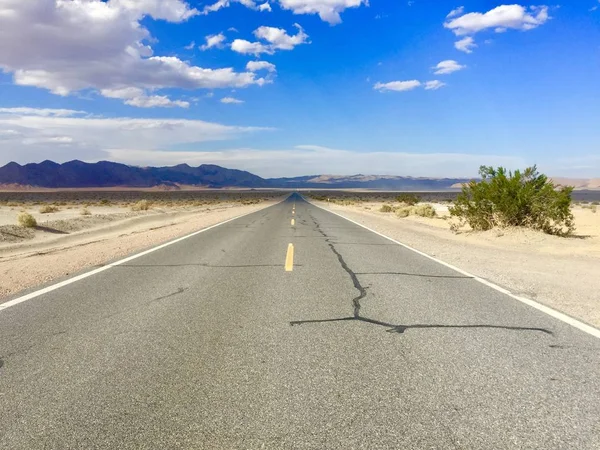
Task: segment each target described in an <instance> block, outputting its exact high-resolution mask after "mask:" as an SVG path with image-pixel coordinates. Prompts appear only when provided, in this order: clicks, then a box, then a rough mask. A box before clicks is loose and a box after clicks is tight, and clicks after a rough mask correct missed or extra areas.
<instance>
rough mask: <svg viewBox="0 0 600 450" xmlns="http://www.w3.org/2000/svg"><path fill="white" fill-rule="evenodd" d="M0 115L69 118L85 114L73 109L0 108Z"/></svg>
mask: <svg viewBox="0 0 600 450" xmlns="http://www.w3.org/2000/svg"><path fill="white" fill-rule="evenodd" d="M1 114H11V115H14V114H16V115H26V116H41V117H70V116H79V115H82V114H86V113H85V112H84V111H75V110H73V109H49V108H24V107H19V108H0V115H1Z"/></svg>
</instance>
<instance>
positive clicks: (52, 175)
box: [0, 160, 269, 188]
mask: <svg viewBox="0 0 600 450" xmlns="http://www.w3.org/2000/svg"><path fill="white" fill-rule="evenodd" d="M0 185H20V186H34V187H44V188H94V187H98V188H100V187H153V186H160V185H166V186H169V185H170V186H177V185H194V186H206V187H212V188H220V187H252V188H256V187H268V186H269V183H268V181H266V180H265V179H263V178H261V177H259V176H256V175H253V174H251V173H250V172H245V171H242V170H233V169H225V168H223V167H219V166H214V165H209V164H203V165H201V166H199V167H190V166H188V165H187V164H181V165H178V166H173V167H135V166H128V165H125V164H118V163H114V162H109V161H100V162H97V163H85V162H82V161H77V160H75V161H69V162H67V163H64V164H57V163H55V162H52V161H44V162H42V163H39V164H25V165H24V166H21V165H20V164H17V163H14V162H11V163H9V164H7V165H6V166H4V167H0Z"/></svg>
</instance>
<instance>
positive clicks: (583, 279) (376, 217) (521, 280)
mask: <svg viewBox="0 0 600 450" xmlns="http://www.w3.org/2000/svg"><path fill="white" fill-rule="evenodd" d="M315 203H317V204H318V205H320V206H323V207H325V208H327V209H330V210H332V211H335V212H337V213H339V214H342V215H344V216H346V217H348V218H349V219H352V220H354V221H356V222H359V223H361V224H363V225H366V226H368V227H369V228H372V229H374V230H376V231H379V232H380V233H383V234H385V235H386V236H389V237H392V238H394V239H396V240H398V241H400V242H403V243H405V244H407V245H409V246H411V247H413V248H416V249H417V250H420V251H422V252H425V253H427V254H429V255H432V256H435V257H436V258H439V259H441V260H442V261H445V262H447V263H449V264H452V265H455V266H457V267H460V268H461V269H463V270H466V271H468V272H471V273H473V274H474V275H477V276H479V277H481V278H484V279H487V280H489V281H491V282H493V283H496V284H498V285H500V286H502V287H504V288H506V289H508V290H509V291H511V292H513V293H514V294H517V295H520V296H523V297H527V298H530V299H534V300H536V301H538V302H540V303H544V304H546V305H548V306H550V307H552V308H554V309H557V310H559V311H562V312H564V313H566V314H568V315H571V316H573V317H576V318H578V319H580V320H582V321H584V322H587V323H589V324H592V325H595V326H597V327H600V212H597V213H594V212H592V210H590V209H589V208H585V209H584V208H582V207H581V206H575V207H574V208H573V214H574V216H575V223H576V226H577V231H576V233H575V236H574V237H571V238H561V237H556V236H550V235H546V234H543V233H539V232H534V231H529V230H522V229H510V230H492V231H487V232H472V231H463V232H460V233H458V234H457V233H453V232H452V231H450V227H449V225H450V222H451V220H450V219H449V218H447V217H446V218H442V217H444V216H446V215H447V214H448V213H447V211H448V209H447V207H448V205H443V204H434V207H435V208H436V210H437V213H438V216H440V217H438V218H432V219H430V218H423V217H415V216H409V217H407V218H398V217H396V215H395V214H394V213H382V212H379V208H380V207H381V205H382V204H383V203H378V202H370V203H367V202H364V203H358V204H356V205H338V204H333V203H331V204H328V203H326V202H315Z"/></svg>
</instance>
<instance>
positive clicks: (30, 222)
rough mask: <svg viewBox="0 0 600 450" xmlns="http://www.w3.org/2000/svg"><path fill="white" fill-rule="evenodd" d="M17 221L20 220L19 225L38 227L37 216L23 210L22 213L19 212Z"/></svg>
mask: <svg viewBox="0 0 600 450" xmlns="http://www.w3.org/2000/svg"><path fill="white" fill-rule="evenodd" d="M17 221H18V222H19V225H21V226H22V227H25V228H35V227H37V220H35V217H33V216H32V215H31V214H29V213H26V212H22V213H21V214H19V216H18V217H17Z"/></svg>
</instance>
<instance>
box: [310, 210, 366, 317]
mask: <svg viewBox="0 0 600 450" xmlns="http://www.w3.org/2000/svg"><path fill="white" fill-rule="evenodd" d="M309 215H310V218H311V219H312V221H313V222H314V224H315V231H318V232H319V233H321V235H322V236H323V237H324V238H325V242H327V245H328V246H329V248H330V249H331V251H332V252H333V253H334V255H336V256H337V258H338V261H339V262H340V265H341V266H342V268H343V269H344V270H345V271H346V272H347V273H348V275H349V276H350V279H351V280H352V284H353V285H354V288H355V289H356V290H357V291H358V293H359V295H358V296H357V297H354V298H353V299H352V306H353V307H354V317H356V318H358V317H360V308H361V304H360V301H361V300H362V299H363V298H365V297H366V296H367V290H366V288H364V287H363V285H362V284H360V281H359V280H358V277H357V276H356V273H354V271H353V270H352V269H351V268H350V267H348V264H347V263H346V261H345V260H344V257H343V256H342V254H341V253H340V252H339V251H338V250H337V249H336V248H335V245H333V243H332V242H331V238H330V236H329V235H328V234H327V233H325V232H324V231H323V230H322V229H321V225H320V224H319V222H318V221H317V219H315V217H314V216H313V215H312V214H309Z"/></svg>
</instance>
